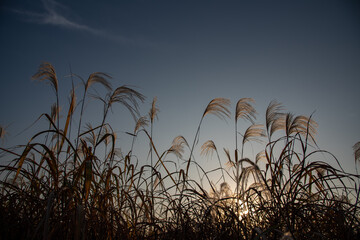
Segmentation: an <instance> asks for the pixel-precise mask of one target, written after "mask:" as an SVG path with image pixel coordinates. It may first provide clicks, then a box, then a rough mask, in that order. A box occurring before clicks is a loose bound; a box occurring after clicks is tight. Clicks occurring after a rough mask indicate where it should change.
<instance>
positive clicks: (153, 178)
mask: <svg viewBox="0 0 360 240" xmlns="http://www.w3.org/2000/svg"><path fill="white" fill-rule="evenodd" d="M72 77H73V78H74V80H75V79H76V80H77V81H79V80H80V81H81V82H82V85H81V86H82V88H81V89H77V91H78V92H80V94H79V93H78V96H76V94H75V88H74V87H73V88H72V89H70V97H69V101H67V100H68V99H65V100H64V101H62V106H64V104H65V103H67V102H68V105H67V106H66V108H65V107H63V109H62V110H61V113H62V115H63V116H64V117H65V118H64V121H60V120H59V116H60V107H59V106H60V105H61V104H60V100H62V99H60V97H61V96H59V93H58V84H59V82H58V78H57V76H56V73H55V69H54V67H53V66H52V65H51V64H49V63H43V64H42V65H41V66H40V67H39V69H38V72H37V73H36V74H35V75H34V76H33V78H34V79H36V80H40V81H46V82H48V83H50V85H51V87H52V88H53V90H54V92H55V95H56V103H55V104H54V105H53V106H51V113H49V114H45V113H44V114H43V115H41V116H40V118H41V119H45V120H46V122H47V123H48V125H47V127H46V128H44V129H43V130H41V131H38V132H35V133H34V135H33V137H32V138H31V139H29V140H28V141H27V143H26V144H25V145H19V146H16V147H13V148H3V147H1V145H0V157H1V158H2V163H4V164H3V165H2V166H0V177H1V178H0V186H1V189H0V239H76V240H77V239H360V213H359V211H360V209H359V200H360V199H359V194H360V189H359V186H360V178H359V175H358V174H351V173H347V172H345V171H344V170H342V168H341V164H340V163H339V162H338V160H337V159H336V158H335V157H334V156H333V155H332V154H331V153H330V152H327V151H323V150H321V149H319V148H318V147H317V144H316V141H315V135H316V127H317V123H316V122H315V121H314V120H313V119H312V117H311V116H302V115H293V114H291V113H287V112H285V110H284V108H283V106H282V105H281V104H280V103H278V102H276V101H272V102H271V103H270V104H269V106H268V108H267V110H266V113H265V116H266V120H265V123H264V124H263V125H260V124H255V118H256V110H255V109H254V107H253V105H254V104H253V103H254V100H253V99H251V98H242V99H240V100H239V101H238V102H237V104H236V110H235V113H234V114H233V116H235V117H233V119H231V120H230V121H231V122H232V124H234V136H235V137H234V141H235V146H236V148H235V149H230V150H229V149H218V148H217V146H216V145H215V143H214V142H213V141H212V140H208V141H206V142H205V143H204V144H203V145H202V146H201V148H200V149H201V152H200V154H201V155H202V156H204V157H206V156H209V155H214V156H215V159H216V161H218V168H216V169H214V170H213V171H214V172H216V173H217V175H218V176H219V178H218V179H211V177H210V176H209V175H210V174H209V172H206V171H205V170H204V169H203V167H202V166H201V165H200V164H199V163H198V162H197V161H196V159H195V157H194V155H195V153H194V151H195V146H196V145H197V144H199V143H198V138H199V134H200V126H201V124H202V122H203V120H204V119H206V117H207V116H208V115H215V116H217V117H219V118H221V119H229V118H230V116H231V111H230V110H229V106H230V101H229V100H228V99H226V98H216V99H213V100H212V101H210V103H209V104H208V105H207V106H206V108H205V109H204V110H200V112H199V117H200V124H199V126H198V128H197V131H196V132H194V138H193V141H188V140H187V139H185V138H184V137H182V136H178V137H176V138H175V139H174V141H173V142H172V144H171V147H170V148H169V149H168V150H166V151H164V152H159V150H158V149H159V146H156V145H155V144H154V142H153V125H154V124H155V123H156V119H157V113H158V111H159V109H158V107H157V102H156V98H154V100H153V102H152V106H151V108H150V110H149V112H148V113H147V114H146V115H144V116H141V115H140V113H139V110H138V109H139V104H141V103H142V102H143V101H144V99H145V97H144V96H143V95H142V94H141V93H139V92H138V91H136V90H134V89H133V88H131V87H128V86H120V87H117V88H115V89H114V88H113V87H112V86H111V84H110V82H109V79H110V76H109V75H107V74H104V73H101V72H95V73H93V74H91V75H90V76H89V77H88V79H86V80H85V79H82V78H81V77H80V76H77V75H76V74H73V75H72ZM60 83H61V82H60ZM96 88H103V89H106V91H107V94H106V95H104V96H101V95H98V94H94V92H95V93H96V91H93V90H95V89H96ZM89 99H92V100H94V99H95V100H96V101H100V102H101V103H103V106H104V108H103V109H100V110H99V112H100V113H102V121H101V123H100V124H99V125H97V126H92V125H90V124H88V123H87V120H86V119H85V118H84V117H83V116H84V112H85V111H86V107H85V106H86V105H87V104H88V103H92V102H93V101H92V102H89ZM116 104H120V105H123V106H124V107H125V108H126V109H127V110H128V112H129V114H131V115H132V116H133V118H134V120H135V121H136V125H135V129H133V130H127V131H129V132H128V135H130V136H131V137H132V144H130V145H131V146H133V145H134V141H135V139H136V138H137V137H138V134H139V133H140V132H141V133H142V136H145V137H146V141H148V143H149V147H148V149H138V150H137V151H143V152H147V153H149V155H148V156H149V158H150V164H148V165H143V166H141V165H140V164H138V163H139V159H138V158H137V157H136V151H135V152H134V151H133V147H131V149H128V150H127V152H120V151H119V150H118V147H119V146H118V144H117V142H116V141H117V137H116V134H115V131H116V130H115V129H113V128H112V126H110V125H109V124H108V123H107V119H108V117H109V114H111V109H112V107H113V106H114V105H116ZM88 107H89V106H87V108H88ZM202 111H203V112H202ZM239 121H241V122H242V124H247V126H248V128H247V129H246V130H245V131H244V132H241V133H239V132H238V123H239ZM60 123H61V124H60ZM5 131H6V129H5V128H3V127H0V137H3V136H4V135H5ZM252 141H258V142H259V141H260V142H261V143H262V144H263V149H262V151H260V152H259V153H258V154H257V155H256V157H254V159H249V158H245V157H244V154H243V153H244V150H245V148H246V147H247V146H249V145H247V143H248V142H252ZM123 150H124V149H123ZM168 154H175V155H176V156H177V158H178V159H179V161H180V162H182V164H172V163H171V161H170V160H169V159H167V156H168ZM220 155H221V156H225V157H226V158H220ZM324 156H325V157H326V158H328V159H331V160H332V161H333V162H334V160H335V162H337V163H338V164H337V165H335V166H331V165H329V164H328V163H327V162H326V161H321V160H319V159H323V158H324ZM354 158H355V164H356V161H358V160H359V159H360V143H357V144H355V145H354ZM5 160H6V161H5ZM169 165H172V167H171V168H170V167H169ZM174 165H175V166H176V169H175V170H174V167H173V166H174ZM193 173H198V175H199V176H201V179H202V181H205V182H206V184H202V183H200V182H199V178H198V176H192V174H193ZM214 182H215V183H214ZM205 185H206V186H209V187H204V186H205ZM231 186H235V187H234V189H232V187H231Z"/></svg>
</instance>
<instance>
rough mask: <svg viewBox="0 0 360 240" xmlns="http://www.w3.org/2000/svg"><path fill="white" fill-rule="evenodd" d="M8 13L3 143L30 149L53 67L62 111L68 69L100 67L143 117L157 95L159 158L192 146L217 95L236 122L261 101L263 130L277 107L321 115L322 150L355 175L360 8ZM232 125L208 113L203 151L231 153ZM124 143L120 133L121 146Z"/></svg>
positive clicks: (12, 9)
mask: <svg viewBox="0 0 360 240" xmlns="http://www.w3.org/2000/svg"><path fill="white" fill-rule="evenodd" d="M0 6H1V10H0V36H1V37H0V53H1V54H0V71H1V87H0V104H1V105H0V106H1V115H0V124H1V125H3V126H7V125H9V126H8V128H7V130H8V132H9V135H8V137H7V139H6V142H5V143H4V144H5V145H13V144H20V143H26V136H31V135H32V134H33V133H34V131H31V130H28V131H26V132H25V133H22V134H20V135H18V133H20V132H21V131H22V130H23V129H25V128H26V127H27V126H29V125H30V124H31V123H33V122H34V121H35V120H36V119H37V117H38V116H39V115H40V114H41V113H43V112H49V107H50V106H51V104H52V103H53V102H54V101H55V98H54V95H53V92H52V91H51V89H50V87H49V86H47V85H46V84H43V83H35V82H33V81H31V80H30V78H31V76H32V75H33V74H34V73H35V72H36V71H37V68H38V66H39V64H40V63H41V62H43V61H47V62H50V63H52V64H53V65H54V67H55V69H56V71H57V74H58V77H59V79H60V80H59V81H60V82H59V84H60V93H61V97H62V100H63V106H65V103H66V102H67V101H66V97H67V96H68V93H69V90H70V88H69V87H70V84H71V79H70V78H68V77H65V76H66V75H68V74H69V73H70V68H69V65H71V68H72V71H73V72H74V73H77V74H78V75H81V76H82V77H84V78H87V77H88V75H89V74H90V73H92V72H96V71H102V72H106V73H109V74H111V75H112V76H113V80H112V83H113V86H120V85H123V84H128V85H133V86H137V87H138V88H137V90H139V91H140V92H142V93H143V94H144V95H145V96H147V101H146V103H144V104H143V105H142V107H141V112H142V114H146V113H147V111H148V109H149V107H150V103H151V100H152V98H153V97H154V96H157V97H158V106H159V108H160V111H161V112H160V113H159V120H158V122H157V123H156V124H157V125H156V126H155V129H154V130H155V142H156V143H157V144H158V146H159V149H160V151H164V150H166V149H167V148H168V147H169V146H170V144H171V141H172V139H173V138H174V137H176V136H177V135H183V136H184V137H186V138H187V139H188V141H189V142H192V141H193V138H194V134H195V132H196V128H197V124H198V122H199V120H200V117H201V115H202V113H203V111H204V109H205V107H206V105H207V104H208V102H209V101H210V100H211V99H213V98H215V97H225V98H229V99H230V100H231V102H232V108H231V109H232V114H234V108H235V104H236V102H237V101H238V100H239V99H240V98H243V97H252V98H254V99H255V101H256V105H255V106H256V109H257V111H258V112H259V116H258V121H257V122H258V123H263V122H264V113H265V109H266V107H267V105H268V104H269V102H270V101H271V100H273V99H277V100H278V101H279V102H282V103H283V104H284V106H285V107H286V110H288V111H291V112H292V113H294V114H303V115H310V114H312V113H313V112H314V111H315V114H314V119H315V120H316V121H317V122H318V123H319V128H318V137H317V141H318V145H319V146H320V147H321V148H322V149H325V150H329V151H330V152H332V153H333V154H334V155H335V156H336V157H337V158H338V159H339V161H340V162H342V163H343V166H344V168H345V169H346V170H348V171H352V170H353V169H354V158H353V155H352V146H353V145H354V144H355V143H356V142H357V141H360V125H359V120H360V108H359V103H360V94H359V89H360V79H359V77H360V4H359V1H346V0H345V1H344V0H338V1H332V0H324V1H318V0H309V1H289V0H286V1H276V0H275V1H256V0H255V1H210V0H207V1H194V0H193V1H170V0H166V1H165V0H164V1H160V0H158V1H155V0H154V1H145V0H144V1H95V0H90V1H89V0H87V1H72V0H71V1H70V0H66V1H60V0H58V1H53V0H43V1H39V0H21V1H20V0H11V1H10V0H3V1H1V3H0ZM101 111H102V110H101V109H95V108H88V109H87V114H88V115H87V116H88V117H89V118H91V117H92V118H95V119H96V117H98V115H99V113H101ZM124 113H126V111H125V109H124V108H121V107H120V106H117V107H115V108H114V114H113V115H112V117H111V119H109V120H111V121H112V125H113V128H115V130H117V131H118V132H119V133H121V132H124V131H132V129H133V126H134V123H133V122H131V119H130V118H127V115H129V114H127V113H126V116H124ZM63 115H65V113H63ZM232 119H233V118H232ZM232 119H231V120H229V121H228V122H227V123H226V122H224V121H221V120H219V119H217V118H216V117H214V116H209V117H207V118H206V120H204V125H203V127H202V132H201V136H200V141H199V145H198V148H197V149H198V152H199V148H200V145H201V144H202V143H203V142H205V141H206V140H208V139H210V138H211V139H213V140H214V141H215V143H216V144H218V149H222V148H223V147H227V148H229V149H230V150H231V151H233V149H234V141H233V139H234V136H233V120H232ZM241 124H242V123H241V122H240V126H241ZM244 126H245V125H244ZM246 126H248V125H247V124H246ZM35 129H36V128H35ZM24 139H25V140H24ZM128 141H129V137H127V136H125V135H124V134H123V135H121V134H119V142H120V145H121V143H123V142H128ZM138 147H139V148H140V143H138ZM250 149H251V148H250ZM125 150H126V149H125ZM248 154H250V156H251V153H248ZM214 160H215V158H214ZM200 161H201V163H202V164H206V163H207V160H200ZM224 162H225V159H224ZM211 166H216V161H215V165H211Z"/></svg>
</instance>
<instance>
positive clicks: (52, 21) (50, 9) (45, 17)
mask: <svg viewBox="0 0 360 240" xmlns="http://www.w3.org/2000/svg"><path fill="white" fill-rule="evenodd" d="M42 4H43V7H44V10H45V11H44V12H42V13H38V12H32V11H27V10H19V9H12V11H13V12H16V13H17V14H20V15H22V16H25V17H26V19H25V20H26V21H28V22H34V23H37V24H47V25H53V26H58V27H63V28H67V29H72V30H80V31H85V32H88V33H91V34H93V35H97V36H102V37H104V38H107V39H110V40H115V41H122V42H133V41H131V40H130V39H128V38H125V37H122V36H119V35H113V34H110V33H108V32H105V31H103V30H100V29H97V28H93V27H91V26H88V25H85V24H81V23H77V22H75V21H73V20H71V19H70V18H68V17H66V16H65V14H63V13H62V12H64V11H69V9H68V8H67V7H66V6H64V5H62V4H60V3H58V2H56V1H54V0H42Z"/></svg>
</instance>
